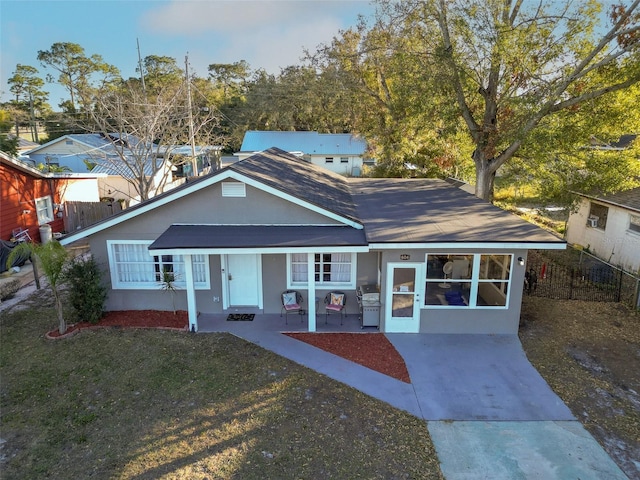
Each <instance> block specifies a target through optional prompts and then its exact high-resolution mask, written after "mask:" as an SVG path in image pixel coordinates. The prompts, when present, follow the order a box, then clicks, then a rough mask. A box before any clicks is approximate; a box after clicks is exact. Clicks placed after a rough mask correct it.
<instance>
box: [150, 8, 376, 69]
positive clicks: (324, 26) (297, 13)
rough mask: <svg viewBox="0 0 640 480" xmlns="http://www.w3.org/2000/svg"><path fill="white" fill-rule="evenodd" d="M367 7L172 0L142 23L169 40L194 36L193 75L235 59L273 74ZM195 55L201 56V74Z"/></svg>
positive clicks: (328, 38)
mask: <svg viewBox="0 0 640 480" xmlns="http://www.w3.org/2000/svg"><path fill="white" fill-rule="evenodd" d="M367 7H368V4H367V3H366V2H363V1H356V2H338V1H314V0H306V1H303V0H298V1H283V0H281V1H256V0H243V1H208V2H205V1H194V0H174V1H173V2H171V3H169V4H164V5H162V6H160V7H157V8H155V9H154V10H152V11H150V12H147V14H146V16H145V19H144V25H145V27H146V28H147V29H149V30H153V31H154V32H155V33H158V32H162V34H163V35H167V36H169V37H170V36H176V37H179V36H186V37H192V38H194V39H195V38H197V42H193V43H192V46H193V45H196V44H197V45H199V46H198V47H197V48H196V49H193V48H192V49H191V51H190V60H191V62H192V64H193V65H194V66H195V67H196V70H197V71H198V73H199V74H204V73H205V71H206V65H208V64H209V63H214V62H216V63H226V62H235V61H239V60H246V61H247V62H249V64H250V65H251V67H252V68H254V69H255V68H264V69H265V70H267V71H268V72H270V73H278V72H279V70H280V68H283V67H286V66H289V65H294V64H298V63H300V58H301V57H302V56H303V52H304V49H305V48H306V49H308V50H310V51H314V50H315V48H316V47H317V46H318V45H319V44H321V43H327V42H330V41H331V39H332V38H333V37H334V36H335V35H337V34H338V32H339V30H340V29H342V28H346V27H347V26H349V25H353V24H354V23H355V18H356V15H357V13H358V12H359V11H363V12H365V13H366V11H367ZM205 49H206V52H204V51H203V50H205ZM199 57H202V58H203V59H204V58H207V60H206V62H208V63H207V64H206V65H203V66H204V69H205V71H201V70H202V66H200V65H199V63H200V62H199V61H198V60H197V59H198V58H199Z"/></svg>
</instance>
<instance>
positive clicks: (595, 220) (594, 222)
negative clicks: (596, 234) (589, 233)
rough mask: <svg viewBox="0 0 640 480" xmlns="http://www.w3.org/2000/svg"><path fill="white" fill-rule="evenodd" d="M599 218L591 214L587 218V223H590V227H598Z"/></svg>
mask: <svg viewBox="0 0 640 480" xmlns="http://www.w3.org/2000/svg"><path fill="white" fill-rule="evenodd" d="M598 218H599V217H596V216H595V215H591V216H590V217H589V218H588V219H587V222H588V223H587V225H589V226H590V227H593V228H595V227H597V226H598Z"/></svg>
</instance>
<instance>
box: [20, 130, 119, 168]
mask: <svg viewBox="0 0 640 480" xmlns="http://www.w3.org/2000/svg"><path fill="white" fill-rule="evenodd" d="M24 155H26V156H28V157H29V158H30V159H31V160H32V161H33V162H35V164H36V165H38V164H43V165H55V166H60V167H66V168H68V169H69V170H70V171H71V172H77V173H86V172H89V171H90V170H91V169H90V168H88V167H87V164H86V163H85V162H88V163H90V164H95V163H98V161H99V160H103V159H106V158H107V157H108V156H116V155H117V154H116V153H115V152H114V147H113V141H112V139H110V138H107V137H105V136H104V135H102V134H99V133H78V134H67V135H63V136H62V137H59V138H56V139H54V140H51V141H50V142H47V143H45V144H43V145H40V146H38V147H36V148H34V149H32V150H29V151H27V152H25V153H24Z"/></svg>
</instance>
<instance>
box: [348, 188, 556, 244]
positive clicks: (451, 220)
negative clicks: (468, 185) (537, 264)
mask: <svg viewBox="0 0 640 480" xmlns="http://www.w3.org/2000/svg"><path fill="white" fill-rule="evenodd" d="M349 183H350V185H351V190H352V196H353V199H354V202H355V204H356V206H357V209H358V216H359V218H360V220H361V221H362V222H363V224H364V225H365V232H366V235H367V240H368V241H369V242H370V243H442V242H486V243H495V242H525V243H527V242H537V243H539V242H542V243H558V242H561V240H560V239H558V238H557V237H555V236H554V235H552V234H550V233H548V232H546V231H545V230H542V229H541V228H539V227H536V226H535V225H532V224H530V223H528V222H526V221H524V220H523V219H521V218H519V217H518V216H516V215H513V214H511V213H508V212H506V211H504V210H502V209H500V208H498V207H495V206H493V205H491V204H490V203H487V202H485V201H483V200H480V199H479V198H477V197H475V196H474V195H471V194H469V193H467V192H464V191H463V190H460V189H459V188H456V187H454V186H452V185H450V184H448V183H447V182H445V181H444V180H438V179H392V178H384V179H382V178H379V179H374V178H369V179H367V178H362V179H350V181H349Z"/></svg>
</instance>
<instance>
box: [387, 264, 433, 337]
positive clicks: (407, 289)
mask: <svg viewBox="0 0 640 480" xmlns="http://www.w3.org/2000/svg"><path fill="white" fill-rule="evenodd" d="M422 270H423V265H422V264H421V263H389V264H388V266H387V289H386V290H387V291H386V302H385V303H386V311H385V327H384V331H385V332H389V333H392V332H393V333H419V332H420V293H419V290H420V288H421V285H422V283H423V282H422V281H421V278H422V273H421V272H422Z"/></svg>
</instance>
